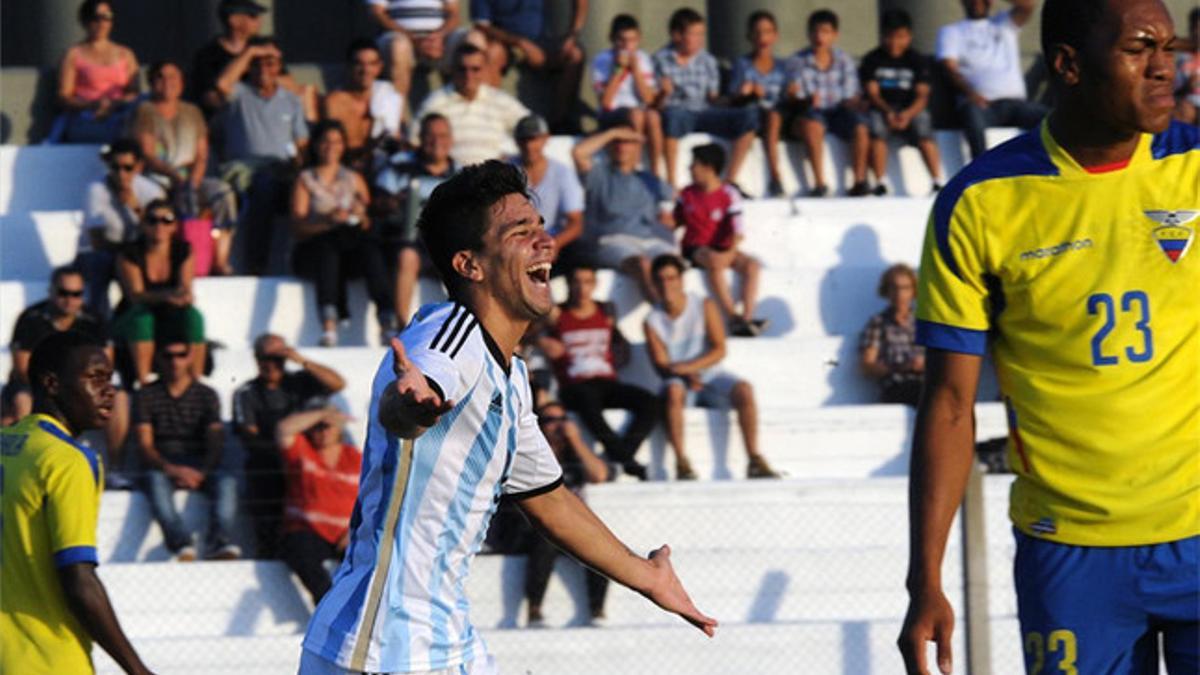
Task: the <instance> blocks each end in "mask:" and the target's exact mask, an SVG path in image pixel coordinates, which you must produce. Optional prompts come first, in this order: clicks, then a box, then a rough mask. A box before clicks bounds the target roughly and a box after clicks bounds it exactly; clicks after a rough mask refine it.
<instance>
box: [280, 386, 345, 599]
mask: <svg viewBox="0 0 1200 675" xmlns="http://www.w3.org/2000/svg"><path fill="white" fill-rule="evenodd" d="M348 421H350V418H349V417H347V416H346V415H345V414H344V413H343V412H342V411H341V410H339V409H338V408H337V407H336V406H333V405H330V404H329V403H328V402H326V401H325V400H324V399H320V398H318V399H315V400H312V401H309V402H307V403H305V405H304V409H303V410H300V411H297V412H294V413H292V414H291V415H288V416H287V417H285V418H283V419H281V420H279V424H278V426H276V427H275V445H276V452H277V453H278V454H279V455H280V456H282V458H283V463H284V465H285V466H286V468H287V498H286V502H285V507H284V511H283V560H284V562H286V563H287V566H288V567H289V568H290V569H291V570H292V572H293V573H294V574H295V575H296V576H297V577H299V578H300V583H302V584H304V588H305V589H306V590H308V593H309V595H311V596H312V601H313V605H314V606H315V605H316V604H317V603H319V602H321V598H322V597H324V596H325V593H327V592H328V591H329V587H330V586H332V585H333V580H332V579H331V578H330V576H329V572H327V571H325V565H324V563H325V561H326V560H340V559H341V558H342V556H343V555H344V554H345V553H346V546H348V545H349V544H350V514H351V511H353V510H354V500H355V498H356V497H357V496H358V474H359V472H360V471H361V470H362V451H361V450H359V449H358V448H356V447H354V446H353V445H351V444H349V443H347V442H345V441H344V440H343V438H342V436H343V432H342V428H343V427H344V426H346V423H347V422H348Z"/></svg>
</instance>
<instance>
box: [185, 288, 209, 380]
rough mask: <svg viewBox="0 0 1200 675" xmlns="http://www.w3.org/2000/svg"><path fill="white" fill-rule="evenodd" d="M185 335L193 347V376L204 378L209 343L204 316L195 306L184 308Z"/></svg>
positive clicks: (191, 368)
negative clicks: (205, 334)
mask: <svg viewBox="0 0 1200 675" xmlns="http://www.w3.org/2000/svg"><path fill="white" fill-rule="evenodd" d="M181 316H182V319H183V334H184V336H186V337H187V341H188V343H189V344H190V345H191V352H192V363H191V367H190V370H191V371H192V376H193V377H195V378H197V379H199V378H201V377H204V362H205V361H206V360H207V359H208V342H207V341H206V340H205V339H204V315H203V314H201V313H200V310H198V309H196V307H195V306H193V305H189V306H187V307H185V308H183V312H182V313H181Z"/></svg>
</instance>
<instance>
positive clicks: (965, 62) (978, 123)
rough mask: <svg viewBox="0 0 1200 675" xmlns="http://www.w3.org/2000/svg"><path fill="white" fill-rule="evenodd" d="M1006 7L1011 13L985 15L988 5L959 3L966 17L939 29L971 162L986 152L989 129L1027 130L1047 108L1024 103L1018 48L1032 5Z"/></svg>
mask: <svg viewBox="0 0 1200 675" xmlns="http://www.w3.org/2000/svg"><path fill="white" fill-rule="evenodd" d="M1009 2H1010V3H1011V4H1012V9H1010V10H1007V11H1004V12H1000V13H999V14H996V15H995V16H989V14H990V13H991V9H992V0H962V6H963V11H964V12H966V15H967V18H965V19H963V20H961V21H956V22H954V23H952V24H948V25H945V26H942V27H941V28H939V29H938V34H937V58H938V60H939V61H940V62H941V63H942V65H943V66H944V67H945V68H946V71H947V73H948V74H949V75H950V82H951V83H952V84H953V85H954V88H955V89H956V90H957V94H958V113H959V116H960V118H961V122H962V125H963V135H964V136H966V138H967V145H968V146H970V149H971V157H972V158H976V157H979V156H980V155H982V154H983V152H984V150H987V139H986V138H985V137H984V132H985V131H986V130H987V128H988V127H998V126H1017V127H1021V128H1022V129H1030V128H1032V127H1034V126H1036V125H1037V124H1038V123H1039V122H1041V121H1042V118H1043V117H1045V116H1046V106H1044V105H1042V104H1040V103H1035V102H1033V101H1028V100H1026V97H1027V93H1026V89H1025V77H1024V75H1022V73H1021V52H1020V45H1019V43H1018V40H1019V36H1020V32H1021V28H1022V27H1024V26H1025V24H1026V23H1028V22H1029V19H1030V18H1032V17H1033V13H1034V9H1035V7H1036V5H1037V0H1009Z"/></svg>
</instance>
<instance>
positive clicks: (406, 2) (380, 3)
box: [366, 0, 487, 98]
mask: <svg viewBox="0 0 1200 675" xmlns="http://www.w3.org/2000/svg"><path fill="white" fill-rule="evenodd" d="M366 3H367V4H368V5H370V6H371V19H372V21H374V22H375V24H376V25H377V26H379V27H380V28H381V29H382V30H383V32H382V33H380V35H379V41H378V45H379V49H380V50H381V52H382V53H383V54H384V55H386V57H387V62H388V70H389V71H390V73H391V78H392V85H393V86H394V87H395V88H396V91H398V92H400V95H401V96H403V97H405V98H408V97H409V94H410V92H411V91H412V76H413V71H414V70H415V69H416V68H417V66H418V65H421V66H426V67H428V68H432V69H434V70H437V71H438V72H439V74H441V75H442V76H443V77H445V76H446V75H448V74H449V72H450V58H448V57H449V55H450V54H453V53H454V48H455V47H456V46H457V45H458V44H461V43H462V42H464V41H465V42H468V43H470V44H473V45H475V46H476V47H478V48H479V49H486V48H487V38H486V37H485V36H484V35H483V33H481V32H479V31H477V30H468V29H463V28H459V26H458V24H459V18H458V14H459V10H458V0H366Z"/></svg>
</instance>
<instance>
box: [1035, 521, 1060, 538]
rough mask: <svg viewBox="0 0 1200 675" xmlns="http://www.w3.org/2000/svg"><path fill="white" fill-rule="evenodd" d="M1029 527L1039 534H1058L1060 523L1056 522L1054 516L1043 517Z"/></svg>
mask: <svg viewBox="0 0 1200 675" xmlns="http://www.w3.org/2000/svg"><path fill="white" fill-rule="evenodd" d="M1029 529H1031V530H1033V531H1034V532H1036V533H1038V534H1058V525H1056V524H1055V523H1054V519H1053V518H1041V519H1039V520H1038V521H1037V522H1036V523H1034V524H1032V525H1030V526H1029Z"/></svg>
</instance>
